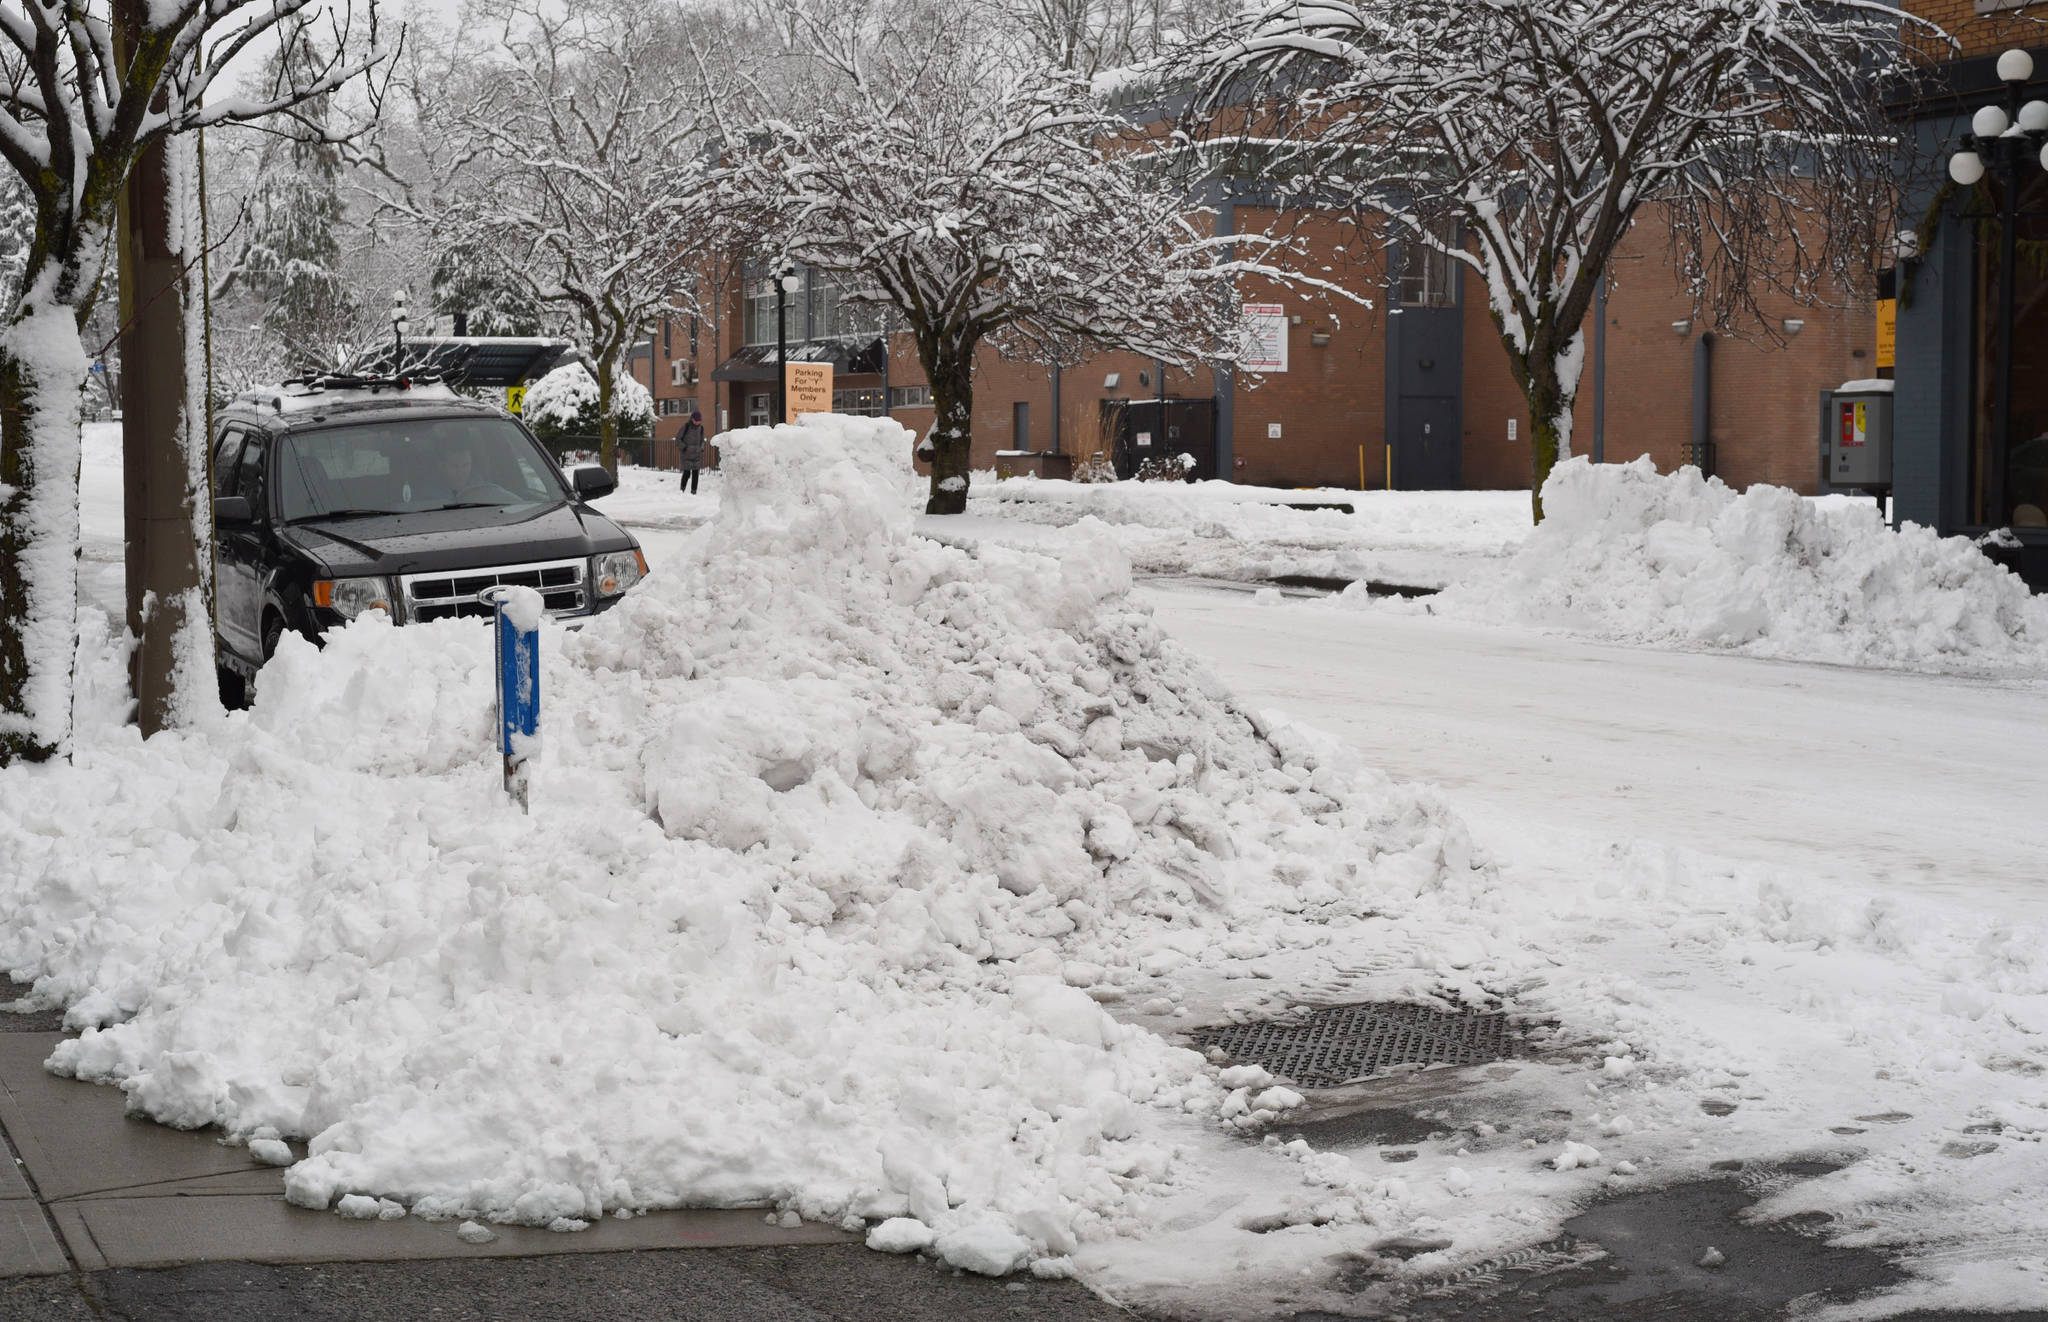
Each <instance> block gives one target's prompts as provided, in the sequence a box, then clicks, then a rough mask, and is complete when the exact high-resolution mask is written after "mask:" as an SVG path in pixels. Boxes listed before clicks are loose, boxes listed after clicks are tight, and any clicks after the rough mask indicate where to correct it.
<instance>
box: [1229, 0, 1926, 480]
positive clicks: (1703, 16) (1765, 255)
mask: <svg viewBox="0 0 2048 1322" xmlns="http://www.w3.org/2000/svg"><path fill="white" fill-rule="evenodd" d="M1912 21H1913V20H1910V19H1908V18H1907V17H1906V16H1904V15H1903V14H1901V13H1900V11H1899V10H1897V9H1895V8H1893V7H1892V6H1890V5H1887V4H1881V3H1873V2H1871V0H1837V2H1835V3H1828V4H1782V3H1778V2H1777V0H1690V3H1686V4H1677V5H1674V4H1671V3H1669V2H1668V0H1576V2H1574V3H1558V0H1472V2H1471V3H1458V4H1447V5H1415V4H1408V3H1405V2H1404V0H1319V2H1318V3H1316V4H1312V5H1309V4H1299V3H1296V2H1295V0H1273V2H1271V3H1268V4H1266V5H1265V6H1264V7H1263V8H1261V9H1260V10H1257V11H1255V12H1253V13H1251V14H1250V15H1248V16H1247V17H1246V18H1244V19H1243V20H1242V21H1240V22H1238V23H1235V24H1233V25H1231V26H1230V27H1228V28H1227V29H1225V30H1224V31H1222V32H1221V33H1219V34H1217V35H1216V36H1215V37H1214V38H1213V40H1212V42H1211V43H1210V45H1209V48H1208V51H1207V53H1206V57H1205V59H1204V61H1203V68H1204V70H1205V73H1206V75H1207V83H1208V94H1207V99H1206V101H1205V103H1204V106H1203V109H1204V111H1205V113H1207V114H1208V115H1210V116H1211V117H1219V114H1220V112H1223V111H1225V110H1226V109H1228V110H1229V111H1230V112H1231V113H1228V114H1220V119H1221V122H1224V123H1226V124H1228V125H1231V126H1233V128H1234V129H1237V130H1240V131H1241V129H1242V126H1243V124H1244V123H1245V119H1244V112H1245V110H1246V107H1249V108H1250V115H1251V122H1253V123H1254V124H1256V125H1257V126H1258V127H1259V128H1260V129H1261V131H1262V132H1267V133H1269V134H1270V135H1271V136H1272V137H1273V138H1274V139H1276V140H1277V139H1286V140H1289V141H1290V142H1291V143H1292V144H1293V145H1294V147H1295V148H1296V150H1295V151H1294V152H1293V153H1292V154H1291V157H1290V159H1289V162H1288V165H1287V168H1288V169H1289V170H1291V171H1299V172H1301V173H1303V174H1304V175H1306V176H1307V177H1310V178H1312V179H1314V181H1315V187H1316V188H1317V189H1318V191H1319V192H1320V193H1321V195H1323V196H1325V197H1329V198H1334V199H1341V200H1343V201H1345V202H1348V203H1350V204H1351V205H1354V206H1356V207H1357V208H1359V209H1360V210H1361V211H1367V212H1372V213H1375V214H1376V215H1380V216H1384V217H1386V218H1388V219H1389V220H1390V221H1391V225H1390V226H1389V227H1388V230H1389V233H1390V235H1391V237H1392V238H1393V239H1395V240H1397V241H1399V242H1401V243H1404V244H1411V245H1414V244H1420V245H1424V246H1426V247H1428V248H1431V249H1433V250H1435V251H1437V252H1438V253H1440V254H1443V255H1445V256H1447V257H1448V258H1450V259H1451V260H1453V261H1457V262H1462V263H1464V264H1465V265H1466V266H1467V267H1469V268H1470V270H1471V271H1472V272H1473V273H1474V274H1475V275H1476V276H1478V277H1479V278H1480V280H1481V281H1482V282H1483V285H1484V288H1485V290H1486V296H1487V302H1488V306H1489V308H1490V309H1491V311H1492V313H1493V319H1494V324H1495V325H1496V326H1497V327H1498V328H1499V332H1500V339H1501V344H1502V346H1503V348H1504V349H1505V350H1506V352H1507V355H1508V362H1509V366H1510V368H1511V370H1512V371H1513V374H1514V378H1515V381H1516V384H1517V385H1519V386H1520V387H1521V390H1522V393H1523V395H1524V397H1525V398H1526V400H1527V401H1528V406H1529V412H1530V419H1531V427H1530V432H1531V436H1530V440H1531V443H1532V449H1533V461H1534V462H1533V472H1532V481H1533V484H1534V488H1535V490H1534V496H1533V499H1534V502H1535V514H1536V518H1537V519H1538V520H1541V519H1542V517H1543V495H1542V492H1543V482H1544V479H1545V478H1546V477H1548V476H1549V473H1550V469H1551V467H1552V465H1553V464H1555V463H1556V461H1557V459H1558V458H1559V457H1560V456H1561V455H1563V454H1567V453H1569V451H1570V443H1571V413H1572V403H1573V400H1574V399H1575V398H1576V396H1577V393H1578V387H1579V376H1580V369H1581V367H1582V365H1583V362H1584V357H1585V354H1584V337H1583V335H1582V331H1581V328H1582V326H1583V324H1584V322H1585V320H1586V316H1587V313H1588V311H1589V310H1590V309H1591V307H1592V304H1593V297H1594V294H1595V293H1596V291H1597V290H1598V287H1599V283H1600V281H1601V280H1602V279H1604V278H1605V274H1606V269H1607V264H1608V260H1609V258H1610V257H1611V256H1612V255H1613V253H1614V250H1615V247H1616V245H1617V244H1618V243H1619V242H1620V241H1621V238H1622V236H1623V235H1624V234H1625V233H1626V231H1627V230H1628V227H1629V225H1630V222H1631V221H1632V220H1633V219H1634V218H1635V217H1636V216H1637V215H1638V214H1639V213H1642V212H1644V211H1645V210H1646V209H1654V211H1655V212H1656V213H1657V215H1658V218H1659V220H1660V221H1661V222H1662V223H1663V224H1665V225H1666V226H1667V227H1668V229H1669V232H1670V234H1671V236H1672V243H1673V248H1674V258H1675V265H1676V266H1677V267H1678V268H1679V271H1680V274H1681V276H1682V278H1683V280H1684V284H1685V288H1686V289H1687V290H1688V291H1689V292H1690V293H1691V295H1692V296H1693V298H1694V299H1695V301H1696V304H1697V306H1698V308H1699V309H1700V310H1702V311H1704V312H1705V313H1706V314H1707V315H1708V317H1709V319H1710V320H1711V321H1712V322H1713V323H1714V324H1715V325H1716V326H1727V325H1729V324H1731V323H1735V322H1745V323H1746V322H1750V321H1753V320H1754V321H1760V318H1758V317H1757V301H1758V299H1759V298H1760V297H1761V296H1763V295H1765V294H1767V293H1779V294H1783V295H1788V296H1790V297H1792V298H1794V299H1797V300H1800V301H1814V300H1816V299H1818V298H1821V297H1824V296H1827V295H1828V294H1829V293H1830V291H1843V290H1848V289H1851V288H1853V287H1854V283H1855V281H1856V279H1857V277H1858V276H1859V274H1860V273H1861V271H1862V270H1863V269H1864V267H1865V264H1866V263H1867V262H1868V260H1869V259H1870V257H1871V255H1872V254H1873V253H1874V252H1875V251H1876V247H1875V245H1876V241H1877V236H1878V235H1880V234H1883V233H1886V232H1887V230H1886V228H1885V227H1884V226H1885V217H1886V211H1887V204H1888V202H1889V200H1890V189H1889V183H1890V178H1891V157H1892V152H1893V147H1892V143H1891V141H1890V136H1889V133H1888V131H1887V127H1886V125H1885V123H1884V120H1883V117H1882V113H1881V110H1880V107H1879V104H1878V98H1877V83H1878V80H1879V75H1880V73H1881V72H1882V71H1883V67H1884V65H1885V64H1886V62H1887V60H1888V55H1889V53H1890V52H1893V51H1895V50H1896V48H1897V41H1898V35H1899V30H1900V27H1901V25H1902V24H1904V23H1910V22H1912ZM1764 324H1766V325H1767V323H1764ZM1766 333H1768V332H1766Z"/></svg>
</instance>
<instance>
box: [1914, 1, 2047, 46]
mask: <svg viewBox="0 0 2048 1322" xmlns="http://www.w3.org/2000/svg"><path fill="white" fill-rule="evenodd" d="M1977 3H1978V0H1906V3H1905V4H1904V5H1902V6H1901V7H1902V8H1903V9H1905V10H1906V12H1907V13H1909V14H1912V15H1914V16H1915V17H1917V18H1924V19H1926V20H1928V21H1929V22H1931V23H1935V24H1937V25H1939V26H1940V28H1941V29H1942V31H1944V32H1946V33H1947V34H1948V35H1949V36H1950V37H1952V38H1954V39H1955V41H1956V43H1957V45H1956V46H1950V45H1948V44H1947V43H1946V42H1939V41H1934V40H1929V39H1926V38H1915V37H1913V36H1911V35H1909V37H1908V43H1909V45H1910V46H1911V48H1912V49H1914V50H1915V51H1916V52H1918V53H1919V55H1920V56H1921V58H1923V59H1928V60H1949V59H1968V58H1969V57H1970V56H1973V55H1995V54H1997V53H1998V52H2000V51H2003V50H2007V49H2010V48H2011V47H2014V46H2025V47H2038V46H2040V45H2041V44H2042V43H2044V42H2048V0H2033V3H2029V4H2024V5H2021V6H2019V7H2017V8H2011V9H1999V10H1994V11H1992V12H1990V13H1986V14H1980V13H1978V12H1977Z"/></svg>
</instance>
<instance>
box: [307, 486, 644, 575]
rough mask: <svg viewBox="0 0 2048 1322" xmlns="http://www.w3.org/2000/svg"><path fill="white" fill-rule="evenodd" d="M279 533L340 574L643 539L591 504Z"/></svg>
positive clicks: (526, 558)
mask: <svg viewBox="0 0 2048 1322" xmlns="http://www.w3.org/2000/svg"><path fill="white" fill-rule="evenodd" d="M278 536H279V537H280V538H282V539H283V540H284V541H286V542H287V543H289V544H290V545H292V546H294V547H295V548H297V549H298V550H300V551H302V552H304V553H305V554H306V555H308V556H311V557H312V558H313V559H315V560H317V561H319V562H320V563H321V564H323V565H325V566H326V567H327V571H328V573H330V574H332V575H334V576H335V577H346V576H349V575H355V574H418V573H433V572H437V571H441V570H455V569H483V568H486V567H488V566H492V565H520V564H532V563H535V562H536V561H542V560H573V559H580V558H582V557H585V556H591V555H597V554H599V553H600V552H604V551H623V550H627V549H629V548H631V547H634V546H637V545H638V543H637V542H635V541H634V540H633V538H632V537H631V536H629V535H628V534H627V533H626V531H625V530H624V529H623V528H621V527H619V525H618V524H616V523H613V522H612V521H611V520H610V519H608V518H606V517H605V516H604V515H602V514H599V513H598V512H597V511H596V510H594V509H591V508H590V507H589V506H587V505H576V504H566V503H565V504H561V505H555V506H551V507H549V508H545V509H541V510H537V511H529V510H527V509H526V508H525V507H517V506H515V507H511V508H499V509H470V510H440V511H435V512H433V513H419V514H385V515H373V516H367V517H358V518H348V519H333V520H319V519H313V520H308V521H306V522H304V523H295V524H291V525H288V526H286V527H283V528H280V529H278Z"/></svg>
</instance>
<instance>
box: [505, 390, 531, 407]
mask: <svg viewBox="0 0 2048 1322" xmlns="http://www.w3.org/2000/svg"><path fill="white" fill-rule="evenodd" d="M525 406H526V387H525V386H506V387H505V411H506V412H507V413H518V412H520V411H521V410H522V409H524V408H525Z"/></svg>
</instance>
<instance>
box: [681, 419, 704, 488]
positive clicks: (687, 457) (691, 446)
mask: <svg viewBox="0 0 2048 1322" xmlns="http://www.w3.org/2000/svg"><path fill="white" fill-rule="evenodd" d="M676 442H677V444H678V445H680V446H681V447H682V456H683V490H685V491H687V492H689V493H690V494H691V495H693V496H694V495H696V494H697V469H698V468H699V466H701V465H702V464H703V462H704V415H703V414H702V413H692V414H691V415H690V420H689V421H688V422H686V423H684V424H683V430H682V433H681V434H680V435H678V436H677V437H676Z"/></svg>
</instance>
